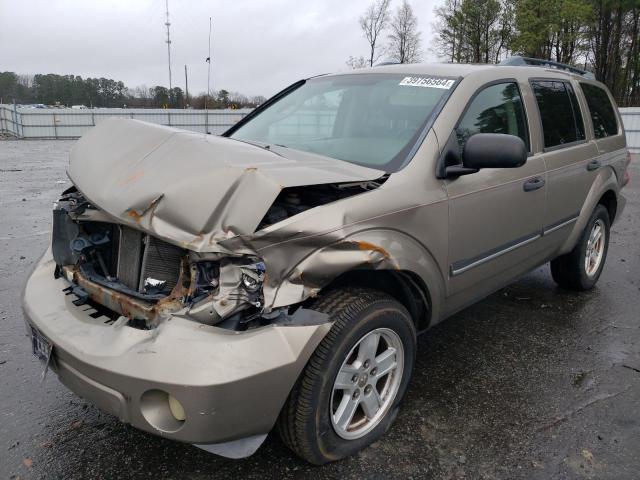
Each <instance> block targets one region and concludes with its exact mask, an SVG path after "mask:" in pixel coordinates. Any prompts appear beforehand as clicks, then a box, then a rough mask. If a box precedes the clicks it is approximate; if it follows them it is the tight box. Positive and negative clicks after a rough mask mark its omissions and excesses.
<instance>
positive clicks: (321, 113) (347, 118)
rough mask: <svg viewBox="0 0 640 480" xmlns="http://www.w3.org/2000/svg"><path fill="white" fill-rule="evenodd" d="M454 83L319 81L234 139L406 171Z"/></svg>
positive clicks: (360, 78) (361, 77)
mask: <svg viewBox="0 0 640 480" xmlns="http://www.w3.org/2000/svg"><path fill="white" fill-rule="evenodd" d="M454 83H455V80H454V79H448V78H443V77H433V76H427V75H407V74H357V75H341V76H331V77H317V78H314V79H311V80H309V81H307V82H305V83H304V84H303V85H302V86H300V87H299V88H297V89H295V90H294V91H292V92H291V93H289V94H288V95H286V96H284V97H283V98H281V99H280V100H278V101H277V102H276V103H274V104H273V105H270V106H268V107H267V108H266V109H265V110H264V111H262V112H260V113H259V114H258V115H256V116H255V117H254V118H252V119H250V120H249V121H248V122H247V123H246V124H245V125H242V126H240V127H239V128H238V129H237V130H235V131H233V133H231V135H230V137H231V138H235V139H238V140H243V141H247V142H258V143H262V144H268V145H278V146H283V147H287V148H293V149H297V150H303V151H305V152H312V153H318V154H321V155H326V156H328V157H332V158H337V159H340V160H346V161H347V162H352V163H357V164H359V165H364V166H367V167H371V168H376V169H379V170H385V171H387V172H391V171H395V170H398V169H399V168H401V167H402V166H403V164H404V161H405V158H406V156H407V154H408V152H409V150H410V149H411V147H412V146H413V144H414V143H415V141H416V140H417V139H418V137H419V136H420V133H421V131H422V129H423V127H424V125H425V124H426V122H427V121H428V120H429V117H430V115H431V113H432V112H433V111H434V109H435V107H436V105H437V104H438V102H439V101H440V100H441V99H442V98H443V97H444V95H445V94H446V93H447V92H448V91H449V90H450V89H451V88H452V87H453V85H454Z"/></svg>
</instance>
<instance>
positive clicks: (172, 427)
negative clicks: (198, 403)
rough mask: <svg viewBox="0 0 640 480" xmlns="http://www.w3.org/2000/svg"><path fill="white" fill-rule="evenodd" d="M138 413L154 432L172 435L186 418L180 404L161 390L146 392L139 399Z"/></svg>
mask: <svg viewBox="0 0 640 480" xmlns="http://www.w3.org/2000/svg"><path fill="white" fill-rule="evenodd" d="M140 412H141V413H142V416H143V417H144V419H145V420H146V421H147V422H148V423H149V425H151V426H152V427H153V428H155V429H156V430H160V431H161V432H167V433H173V432H177V431H178V430H180V429H181V428H182V426H183V425H184V422H185V420H186V418H187V415H186V413H185V410H184V407H183V406H182V404H181V403H180V402H179V401H178V400H177V399H176V398H175V397H173V396H171V395H169V393H167V392H165V391H162V390H147V391H146V392H144V393H143V394H142V396H141V397H140Z"/></svg>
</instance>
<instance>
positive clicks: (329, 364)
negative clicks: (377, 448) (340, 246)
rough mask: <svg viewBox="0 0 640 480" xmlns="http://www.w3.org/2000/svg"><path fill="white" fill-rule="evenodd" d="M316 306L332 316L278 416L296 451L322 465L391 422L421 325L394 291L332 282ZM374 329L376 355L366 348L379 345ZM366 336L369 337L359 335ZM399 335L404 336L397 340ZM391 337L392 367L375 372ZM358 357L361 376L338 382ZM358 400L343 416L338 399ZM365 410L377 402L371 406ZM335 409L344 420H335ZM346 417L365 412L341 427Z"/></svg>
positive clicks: (357, 448)
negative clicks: (338, 286)
mask: <svg viewBox="0 0 640 480" xmlns="http://www.w3.org/2000/svg"><path fill="white" fill-rule="evenodd" d="M311 308H313V309H315V310H319V311H321V312H324V313H327V314H328V315H329V316H330V317H331V319H332V321H333V322H334V324H333V326H332V327H331V330H330V331H329V333H327V335H326V337H325V338H324V339H323V340H322V342H320V345H318V348H317V349H316V351H315V352H314V353H313V355H312V356H311V358H310V360H309V362H308V363H307V366H306V367H305V369H304V371H303V372H302V374H301V375H300V377H299V378H298V381H297V382H296V385H295V386H294V388H293V389H292V391H291V393H290V394H289V398H288V399H287V401H286V403H285V405H284V407H283V409H282V412H281V414H280V417H279V419H278V431H279V433H280V436H281V437H282V439H283V441H284V443H285V444H286V445H287V446H288V447H289V448H290V449H291V450H292V451H293V452H295V453H296V454H297V455H299V456H300V457H302V458H303V459H305V460H307V461H308V462H310V463H313V464H316V465H321V464H324V463H327V462H331V461H335V460H339V459H341V458H344V457H347V456H349V455H352V454H354V453H356V452H358V451H360V450H362V449H363V448H365V447H367V446H368V445H370V444H371V443H373V442H374V441H376V440H377V439H378V438H380V437H381V436H382V435H383V434H384V433H385V432H386V431H387V430H388V429H389V427H390V426H391V424H392V423H393V421H394V419H395V417H396V415H397V412H398V405H399V403H400V401H401V400H402V398H403V396H404V394H405V392H406V389H407V384H408V383H409V379H410V377H411V373H412V371H413V365H414V362H415V353H416V331H415V326H414V323H413V321H412V319H411V316H410V314H409V312H408V311H407V309H406V308H404V306H402V305H401V304H400V303H399V302H397V301H396V300H395V299H393V297H391V296H389V295H387V294H385V293H381V292H377V291H375V290H365V289H342V290H333V291H330V292H328V293H327V294H326V295H325V296H323V297H321V298H320V299H318V300H317V301H316V302H315V304H314V305H313V306H312V307H311ZM385 335H386V336H385ZM376 336H379V343H378V348H377V350H375V351H376V353H375V354H374V355H373V356H371V355H368V354H367V353H366V352H367V351H370V350H371V348H375V347H371V346H370V345H373V344H374V343H375V338H376ZM365 338H366V339H367V341H366V342H363V343H360V341H361V340H363V339H365ZM398 341H399V342H400V343H394V342H398ZM361 345H362V352H361V350H360V346H361ZM392 345H396V346H397V347H398V348H395V352H396V354H395V357H393V361H394V362H395V365H396V366H395V370H393V371H392V373H389V374H382V375H378V374H380V373H382V372H379V371H376V365H378V364H377V363H376V361H377V360H378V359H383V358H384V357H385V356H386V357H387V358H391V353H389V352H391V350H389V348H391V347H390V346H392ZM367 347H369V348H367ZM400 350H402V352H400ZM378 352H382V353H378ZM361 353H362V356H363V358H365V357H366V358H367V359H369V358H368V357H372V360H371V362H370V364H369V365H368V370H367V365H366V361H365V360H362V359H360V354H361ZM401 354H402V355H401ZM361 360H362V361H361ZM387 362H389V360H388V361H387ZM385 364H386V365H387V367H384V366H383V362H382V361H381V363H380V364H379V365H380V366H381V369H382V368H388V367H389V366H390V365H392V363H385ZM400 364H402V366H401V367H400ZM356 365H360V366H359V367H358V370H357V372H358V373H357V374H356V377H358V378H359V379H358V380H357V381H356V383H354V384H353V385H352V384H349V388H350V390H346V389H345V390H334V387H337V384H335V382H336V381H337V380H338V373H341V377H340V378H341V379H345V378H349V379H350V380H349V382H354V380H353V378H354V377H352V372H353V371H354V370H351V369H352V368H355V367H353V366H356ZM367 372H368V373H367ZM398 372H399V373H398ZM376 377H377V378H378V380H377V383H374V385H375V386H374V387H371V383H367V382H374V380H373V379H374V378H376ZM381 386H382V389H381V393H380V394H379V395H378V394H377V393H376V394H375V395H374V392H373V390H372V389H373V388H375V392H378V390H380V387H381ZM356 390H357V391H358V392H359V393H358V396H357V397H355V396H354V395H355V393H351V392H352V391H353V392H355V391H356ZM394 390H395V393H393V392H394ZM372 395H374V396H372ZM375 398H381V399H382V402H381V404H382V407H381V408H380V409H379V410H378V412H379V413H377V414H376V415H373V414H372V420H373V419H376V420H375V422H374V421H370V420H369V418H368V416H367V415H366V414H365V403H366V405H371V403H370V402H371V401H372V400H371V399H375ZM358 399H359V400H358ZM365 400H366V402H365ZM354 401H356V402H358V401H359V402H360V403H359V404H358V407H357V409H356V410H355V413H354V414H353V416H352V417H349V415H348V413H347V414H345V416H342V417H340V415H338V413H337V412H338V409H340V406H342V405H343V404H344V405H347V406H351V405H353V402H354ZM374 403H375V402H374ZM347 410H348V408H345V409H344V411H345V412H346V411H347ZM340 411H342V410H340ZM368 411H369V412H373V411H374V410H373V409H371V407H369V410H368ZM332 413H333V414H332ZM337 417H340V418H338V420H340V422H338V423H335V422H336V420H334V419H335V418H337ZM347 418H350V419H352V420H348V421H347V423H348V422H351V423H353V424H354V425H355V424H358V422H357V421H356V419H360V420H359V422H360V426H359V429H354V430H352V431H348V430H347V429H345V428H341V427H340V426H339V424H341V425H346V424H347V423H345V422H343V421H342V420H344V419H347ZM351 423H349V425H350V424H351ZM345 436H347V437H349V436H351V438H344V437H345Z"/></svg>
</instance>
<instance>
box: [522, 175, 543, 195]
mask: <svg viewBox="0 0 640 480" xmlns="http://www.w3.org/2000/svg"><path fill="white" fill-rule="evenodd" d="M544 184H545V181H544V178H542V177H534V178H531V179H529V180H527V181H526V182H524V184H522V189H523V190H524V191H525V192H533V191H534V190H538V189H539V188H542V187H544Z"/></svg>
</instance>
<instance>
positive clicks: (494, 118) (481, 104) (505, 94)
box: [456, 82, 529, 152]
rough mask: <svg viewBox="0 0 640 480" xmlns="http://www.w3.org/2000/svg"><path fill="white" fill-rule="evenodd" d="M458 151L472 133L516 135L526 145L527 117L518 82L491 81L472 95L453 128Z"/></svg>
mask: <svg viewBox="0 0 640 480" xmlns="http://www.w3.org/2000/svg"><path fill="white" fill-rule="evenodd" d="M456 133H457V135H458V144H459V145H460V152H462V150H463V148H464V144H465V143H466V141H467V139H468V138H469V137H471V136H472V135H475V134H476V133H504V134H507V135H515V136H516V137H520V138H521V139H522V140H523V141H524V143H525V144H526V145H527V149H528V147H529V137H528V135H527V121H526V117H525V115H524V107H523V104H522V97H521V96H520V90H519V89H518V85H517V84H516V83H513V82H507V83H499V84H496V85H491V86H489V87H487V88H485V89H484V90H482V91H481V92H480V93H478V94H477V95H476V97H475V98H474V99H473V101H472V102H471V104H469V107H468V108H467V111H466V113H465V114H464V116H463V117H462V120H461V121H460V123H459V124H458V128H457V129H456Z"/></svg>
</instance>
